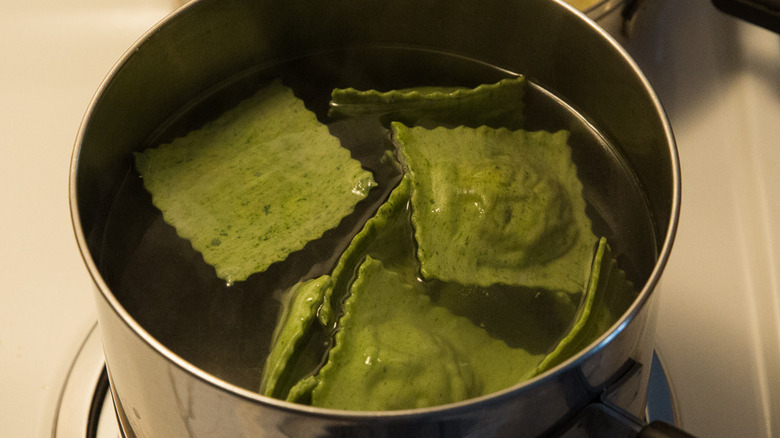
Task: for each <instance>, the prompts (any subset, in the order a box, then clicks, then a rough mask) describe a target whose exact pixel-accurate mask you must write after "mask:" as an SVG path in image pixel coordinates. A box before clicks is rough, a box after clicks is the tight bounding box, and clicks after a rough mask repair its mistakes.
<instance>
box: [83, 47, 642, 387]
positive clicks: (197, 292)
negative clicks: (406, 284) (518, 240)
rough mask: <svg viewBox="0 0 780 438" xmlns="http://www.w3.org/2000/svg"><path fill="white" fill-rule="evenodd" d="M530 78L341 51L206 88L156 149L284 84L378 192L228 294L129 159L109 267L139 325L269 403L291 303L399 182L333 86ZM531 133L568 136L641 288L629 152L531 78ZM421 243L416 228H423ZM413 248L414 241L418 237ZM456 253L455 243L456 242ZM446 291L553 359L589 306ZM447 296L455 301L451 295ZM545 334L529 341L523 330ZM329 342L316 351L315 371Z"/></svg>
mask: <svg viewBox="0 0 780 438" xmlns="http://www.w3.org/2000/svg"><path fill="white" fill-rule="evenodd" d="M516 73H522V72H508V71H506V70H503V69H501V68H500V67H497V66H492V65H489V64H486V63H483V62H480V61H477V60H474V59H466V58H463V57H460V56H456V55H452V54H447V53H441V52H432V51H428V50H422V49H410V48H397V47H373V48H360V49H354V48H353V49H344V50H334V51H329V52H327V53H317V54H312V55H308V56H304V57H299V58H295V59H291V60H286V61H284V62H279V63H274V64H269V65H263V66H258V67H256V68H253V69H251V70H249V71H247V72H246V73H244V74H242V75H240V76H238V77H234V78H231V79H230V80H227V81H225V82H224V83H222V84H220V85H219V86H217V87H215V88H214V89H211V90H207V91H206V92H204V93H203V95H202V96H200V97H199V98H198V99H196V100H195V101H193V102H191V103H190V104H189V105H187V106H186V107H185V108H182V109H181V111H179V112H178V113H177V114H173V115H172V116H171V118H170V119H169V121H168V122H167V123H166V124H164V125H163V126H161V127H159V129H158V130H157V132H156V133H155V134H154V135H152V136H151V137H150V138H149V140H148V142H147V143H146V144H141V145H138V149H139V150H141V149H144V148H147V147H154V146H157V145H159V144H161V143H166V142H169V141H171V140H172V139H173V138H176V137H178V136H181V135H184V134H186V133H187V132H188V131H190V130H192V129H197V128H199V127H200V126H202V125H203V124H204V123H205V122H207V121H209V120H211V119H214V118H216V117H217V116H218V115H220V114H221V113H222V112H223V111H225V110H227V109H229V108H230V107H232V106H233V105H235V104H237V103H238V102H239V101H240V100H242V99H243V98H246V97H248V96H250V95H252V94H253V93H254V92H255V91H257V90H258V89H259V88H260V87H262V86H263V85H265V84H267V83H268V82H270V80H272V79H274V78H281V79H282V81H283V83H284V84H285V85H287V86H288V87H290V88H292V89H293V91H294V92H295V94H296V95H297V96H298V97H299V98H301V99H303V101H304V102H305V104H306V106H307V108H309V109H310V110H312V111H313V112H314V113H316V114H317V117H318V118H319V120H320V121H321V122H322V123H325V124H327V125H328V127H329V129H330V131H331V133H332V134H333V135H335V136H336V137H338V138H339V139H340V140H341V142H342V144H343V145H344V146H345V147H346V148H348V149H349V150H350V151H351V152H352V156H353V157H354V158H355V159H358V160H359V161H361V163H362V165H363V167H365V168H367V169H370V170H372V171H373V172H374V178H375V179H376V181H377V182H378V183H379V186H378V187H377V188H375V189H373V190H372V191H371V193H370V195H369V196H368V197H367V198H366V199H365V200H363V201H362V202H361V203H359V204H358V205H357V207H356V210H355V212H354V213H353V214H352V215H350V216H348V217H347V218H345V219H344V220H343V221H342V222H341V224H340V225H339V226H338V227H337V228H336V229H333V230H330V231H328V232H327V233H325V235H324V236H323V237H322V238H321V239H319V240H317V241H314V242H310V243H309V244H307V245H306V247H305V248H304V249H303V250H301V251H298V252H296V253H294V254H292V255H290V256H289V257H288V259H287V260H285V261H283V262H279V263H276V264H274V265H272V266H271V267H270V268H269V269H268V270H267V271H266V272H263V273H258V274H254V275H252V276H250V277H249V278H248V279H247V280H246V281H242V282H236V283H234V284H232V285H227V284H225V282H224V281H223V280H220V279H219V278H217V277H216V274H215V271H214V269H213V268H212V267H211V266H209V265H207V264H206V263H205V262H204V261H203V259H202V257H201V256H200V254H199V253H198V252H196V251H195V250H193V248H192V246H191V245H190V243H189V242H188V241H187V240H184V239H182V238H180V237H178V235H177V234H176V231H175V230H174V228H173V227H171V226H169V225H168V224H166V223H165V222H164V221H163V219H162V215H161V213H160V212H159V210H157V209H156V208H155V207H154V206H153V205H152V202H151V197H150V195H149V194H148V193H147V192H146V190H145V189H144V187H143V184H142V181H141V179H140V177H139V176H138V174H137V173H136V171H135V169H134V167H133V164H132V157H128V165H127V167H128V170H127V176H126V177H125V178H124V181H123V182H122V184H121V186H120V187H118V188H117V192H116V197H115V200H114V203H113V205H112V206H111V208H110V210H109V211H108V212H107V215H106V221H105V225H104V229H103V232H104V234H103V240H102V248H101V252H100V255H99V259H98V266H99V268H100V270H101V272H102V274H103V276H104V278H105V280H106V282H107V284H108V285H109V287H110V288H111V290H112V291H113V292H114V294H115V295H116V297H117V298H118V299H119V301H120V302H121V303H122V305H123V306H124V307H125V308H126V309H127V311H128V312H129V314H130V315H131V316H132V317H133V318H134V319H136V321H137V322H138V323H139V324H140V325H141V326H142V327H144V328H145V329H146V330H147V331H148V332H149V333H150V334H151V335H152V336H154V337H155V338H156V339H157V340H159V341H160V342H161V343H162V344H163V345H165V346H166V347H167V348H169V349H170V350H171V351H173V352H174V353H176V354H177V355H179V356H180V357H182V358H183V359H185V360H186V361H188V362H190V363H192V364H193V365H195V366H197V367H199V368H201V369H203V370H204V371H206V372H208V373H210V374H212V375H215V376H217V377H219V378H221V379H223V380H225V381H227V382H230V383H232V384H234V385H237V386H240V387H243V388H246V389H249V390H252V391H256V390H257V389H258V386H259V379H260V375H261V368H262V365H263V363H264V361H265V358H266V356H267V354H268V350H269V344H270V341H271V336H272V334H273V331H274V328H275V325H276V322H277V319H278V316H279V313H280V310H281V308H282V305H283V304H282V302H283V300H282V297H281V295H282V292H283V291H284V290H286V289H287V288H289V287H290V286H291V285H293V284H295V283H296V282H297V281H299V280H301V279H304V278H313V277H315V276H319V275H322V274H324V273H327V272H328V271H330V269H331V268H332V266H333V265H334V263H335V261H336V260H337V258H338V256H339V255H340V252H341V251H342V250H343V249H344V248H345V247H346V245H347V244H348V243H349V241H350V240H351V238H352V236H354V234H355V233H357V232H358V231H359V230H360V227H361V225H362V223H364V222H365V220H367V219H368V218H369V217H370V216H371V215H372V214H373V212H374V211H375V210H376V208H377V207H378V206H379V205H380V204H381V203H382V201H383V200H384V199H385V197H386V196H387V194H388V193H389V192H390V190H391V189H392V188H393V186H394V185H395V184H396V183H397V182H398V181H399V180H400V173H399V171H398V170H397V169H396V168H395V167H393V166H388V165H386V164H383V163H382V162H381V160H380V159H381V157H382V154H383V152H384V151H385V150H387V149H390V148H392V143H391V142H390V139H389V131H388V129H387V127H386V126H387V125H386V124H385V125H383V123H382V121H380V120H377V119H358V120H340V121H333V120H330V119H329V118H328V115H327V110H328V101H329V99H330V92H331V90H332V89H333V88H336V87H338V88H346V87H354V88H357V89H371V88H373V89H378V90H390V89H398V88H409V87H414V86H423V85H442V86H466V87H474V86H477V85H479V84H483V83H493V82H497V81H498V80H500V79H502V78H505V77H508V76H512V75H514V74H516ZM527 79H528V84H527V87H526V96H525V110H524V112H525V113H524V129H526V130H529V131H535V130H548V131H553V132H554V131H557V130H561V129H566V130H568V131H569V132H570V133H571V136H570V139H569V143H570V145H571V147H572V158H573V160H574V162H575V164H576V165H577V169H578V176H579V178H580V180H581V181H582V183H583V186H584V193H583V194H584V197H585V199H586V201H587V204H588V209H587V213H588V216H589V217H590V219H591V221H592V222H593V229H594V232H595V234H596V235H597V236H606V237H607V239H608V241H609V243H610V246H611V247H612V250H613V253H614V254H615V255H616V258H617V260H618V264H619V266H620V267H621V268H622V269H623V270H624V271H626V274H627V276H628V279H629V280H631V281H632V282H633V283H634V285H642V284H644V282H645V280H646V279H647V278H648V277H649V274H650V269H652V266H653V265H654V262H655V258H656V249H655V248H656V241H655V236H654V234H653V227H652V218H651V217H650V214H649V211H648V208H647V205H646V202H645V197H644V195H643V194H642V191H641V188H640V187H639V186H638V184H637V182H636V178H635V177H634V175H633V173H632V171H631V170H630V167H629V165H628V164H627V163H626V162H625V160H624V159H623V158H622V156H621V154H620V153H619V149H618V148H616V147H615V146H614V145H612V144H611V143H610V142H609V141H608V140H607V139H606V138H605V137H604V136H602V135H601V134H600V133H599V131H598V130H597V129H596V128H595V127H594V126H592V125H591V124H589V123H588V120H587V118H586V117H583V116H582V115H580V114H579V113H578V112H577V111H576V110H575V109H574V108H572V107H570V106H569V105H567V104H566V103H565V102H564V100H562V99H559V98H558V97H556V96H555V94H554V90H546V89H545V88H543V86H542V84H537V83H535V82H534V78H527ZM410 233H411V229H410ZM410 238H411V235H410ZM443 244H446V243H444V242H443ZM445 289H446V285H436V284H432V285H430V287H429V289H428V290H429V291H430V293H431V298H432V300H433V301H434V302H435V303H438V304H440V305H443V306H447V307H449V308H450V310H451V311H453V312H454V313H456V314H459V315H462V316H466V317H467V318H469V319H471V320H472V321H473V322H474V323H475V324H477V325H480V326H482V327H484V328H485V329H486V330H487V331H488V332H489V333H490V334H491V335H492V336H494V337H497V338H500V339H503V340H504V341H506V342H507V343H508V344H509V345H511V346H519V347H523V348H525V349H527V350H529V351H531V352H534V353H542V352H545V351H549V350H551V349H552V347H553V346H554V345H555V344H556V343H557V341H558V340H560V338H561V337H562V336H563V335H564V334H565V332H566V330H567V329H568V326H569V325H570V324H571V323H572V320H573V318H574V314H575V312H576V309H577V305H578V302H577V301H576V300H578V299H579V297H573V299H572V302H571V305H570V306H564V307H561V306H560V303H559V301H556V300H555V299H553V298H552V294H548V293H544V292H543V291H539V290H533V289H525V288H518V287H507V286H493V287H490V288H471V289H463V290H461V291H460V292H459V294H460V295H459V296H455V297H453V296H451V295H448V294H447V293H446V291H445ZM443 291H444V292H443ZM531 325H532V326H534V327H535V333H539V332H543V333H544V334H545V336H541V337H540V336H527V335H524V334H525V333H527V332H528V331H527V330H525V329H524V328H526V327H529V326H531ZM329 341H330V334H329V333H323V332H316V333H315V334H314V335H313V338H312V339H309V340H308V345H309V346H310V348H309V356H310V357H308V358H303V359H302V361H303V363H304V364H305V365H303V366H304V367H306V366H309V367H311V366H313V365H312V364H315V365H316V363H317V362H318V361H319V360H320V358H321V357H322V354H323V353H324V352H325V351H326V348H327V345H328V343H329Z"/></svg>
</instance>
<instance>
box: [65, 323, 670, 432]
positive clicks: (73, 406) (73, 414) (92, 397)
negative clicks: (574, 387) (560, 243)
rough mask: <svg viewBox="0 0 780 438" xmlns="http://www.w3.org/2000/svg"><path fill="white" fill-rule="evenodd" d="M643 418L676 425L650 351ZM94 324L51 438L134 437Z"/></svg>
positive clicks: (75, 364)
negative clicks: (125, 424) (123, 419)
mask: <svg viewBox="0 0 780 438" xmlns="http://www.w3.org/2000/svg"><path fill="white" fill-rule="evenodd" d="M645 420H646V421H648V422H651V421H655V420H662V421H665V422H667V423H670V424H679V415H678V413H677V411H676V403H675V401H674V396H673V392H672V389H671V386H670V384H669V379H668V376H667V375H666V373H665V372H664V367H663V364H662V361H661V359H660V358H659V357H658V354H653V362H652V366H651V367H650V383H649V385H648V394H647V409H646V414H645ZM119 424H120V422H119V421H118V420H117V411H116V410H115V406H114V403H113V398H112V393H111V388H110V386H109V380H108V373H107V372H106V366H105V361H104V358H103V346H102V344H101V339H100V332H99V330H98V328H97V324H95V326H93V327H92V330H90V332H89V334H88V335H87V338H86V340H85V341H84V343H83V344H82V346H81V348H80V349H79V352H78V354H77V356H76V359H75V360H74V362H73V365H72V366H71V368H70V371H69V373H68V378H67V380H66V382H65V386H64V387H63V390H62V393H61V395H60V400H59V405H58V408H57V415H56V417H55V423H54V433H53V434H52V437H53V438H74V437H79V436H85V437H87V438H117V437H125V438H127V437H134V436H135V435H134V434H132V432H131V431H130V432H131V433H128V434H125V433H124V431H123V430H122V428H121V427H120V426H119Z"/></svg>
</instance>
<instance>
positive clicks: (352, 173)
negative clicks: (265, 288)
mask: <svg viewBox="0 0 780 438" xmlns="http://www.w3.org/2000/svg"><path fill="white" fill-rule="evenodd" d="M135 158H136V168H137V169H138V172H139V173H140V174H141V176H142V177H143V181H144V186H145V187H146V189H147V190H148V191H149V192H150V193H151V195H152V201H153V202H154V204H155V206H157V207H158V208H159V209H160V210H161V211H162V213H163V217H164V218H165V220H166V221H167V222H168V223H169V224H171V225H173V226H174V227H175V228H176V231H177V232H178V234H179V235H180V236H181V237H183V238H185V239H189V240H190V241H191V242H192V246H193V248H195V249H196V250H197V251H199V252H201V253H202V254H203V258H204V260H205V261H206V262H207V263H209V264H210V265H212V266H214V268H215V269H216V271H217V276H218V277H219V278H222V279H224V280H226V281H228V282H233V281H240V280H244V279H246V278H247V277H248V276H249V275H251V274H253V273H255V272H260V271H264V270H265V269H266V268H268V266H270V265H271V264H272V263H274V262H277V261H281V260H284V259H285V258H286V257H287V255H288V254H290V253H292V252H294V251H297V250H299V249H301V248H303V246H304V245H305V244H306V243H307V242H309V241H311V240H314V239H317V238H319V237H320V236H322V234H323V233H324V232H325V231H327V230H329V229H331V228H334V227H335V226H336V225H338V223H339V222H340V221H341V219H342V218H343V217H344V216H346V215H348V214H349V213H351V212H352V211H353V209H354V206H355V204H356V203H357V202H359V201H360V200H361V199H363V198H364V197H365V196H366V195H367V193H368V191H369V189H370V188H371V187H372V186H374V185H375V182H374V180H373V177H372V175H371V173H370V172H368V171H366V170H363V169H362V168H361V166H360V163H359V162H358V161H356V160H354V159H352V158H351V157H350V153H349V151H348V150H347V149H345V148H343V147H342V146H341V144H340V143H339V141H338V139H336V138H335V137H333V136H331V135H330V133H329V132H328V128H327V127H326V126H324V125H322V124H320V123H319V122H318V121H317V119H316V117H315V115H314V114H313V113H312V112H310V111H308V110H307V109H306V108H305V107H304V105H303V102H302V101H301V100H299V99H297V98H296V97H295V96H294V95H293V93H292V90H290V89H289V88H287V87H285V86H283V85H282V84H281V82H280V81H278V80H277V81H275V82H273V83H272V84H270V85H269V86H267V87H266V88H263V89H261V90H260V91H259V92H257V93H256V94H255V95H254V96H252V97H250V98H248V99H246V100H245V101H243V102H241V103H240V104H239V105H238V106H237V107H235V108H234V109H231V110H230V111H227V112H225V113H224V114H223V115H221V116H220V117H219V118H218V119H216V120H214V121H212V122H210V123H208V124H206V125H205V126H203V127H202V128H201V129H198V130H195V131H192V132H190V133H188V134H187V135H186V136H184V137H180V138H177V139H175V140H174V141H173V142H171V143H170V144H165V145H162V146H160V147H158V148H152V149H147V150H146V151H144V152H142V153H136V154H135Z"/></svg>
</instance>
